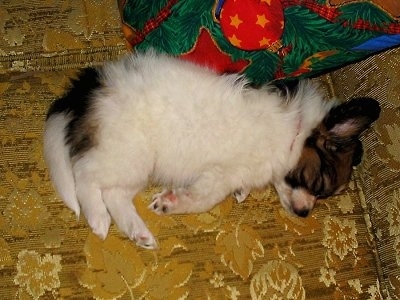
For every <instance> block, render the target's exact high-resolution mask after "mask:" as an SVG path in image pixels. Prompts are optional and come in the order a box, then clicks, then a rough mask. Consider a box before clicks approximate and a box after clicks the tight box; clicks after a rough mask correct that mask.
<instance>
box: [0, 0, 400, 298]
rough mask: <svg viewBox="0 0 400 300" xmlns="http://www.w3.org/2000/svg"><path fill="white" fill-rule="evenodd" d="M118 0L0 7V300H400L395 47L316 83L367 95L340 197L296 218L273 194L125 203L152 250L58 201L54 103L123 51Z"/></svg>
mask: <svg viewBox="0 0 400 300" xmlns="http://www.w3.org/2000/svg"><path fill="white" fill-rule="evenodd" d="M120 28H121V27H120V19H119V15H118V7H117V4H116V1H115V0H106V1H101V2H100V1H94V0H79V1H66V0H59V1H36V2H31V1H26V0H21V1H19V2H12V1H2V2H1V4H0V111H1V114H0V232H1V235H0V299H38V298H40V299H71V298H72V299H87V298H89V299H90V298H98V299H115V298H121V299H185V298H186V299H399V298H400V173H399V170H400V108H399V107H400V73H399V70H400V49H393V50H390V51H387V52H385V53H381V54H378V55H375V56H373V57H370V58H368V59H366V60H364V61H362V62H359V63H357V64H354V65H350V66H347V67H345V68H342V69H340V70H337V71H335V72H333V73H330V74H327V75H324V76H322V77H321V78H319V79H318V80H319V81H321V83H322V88H323V89H324V91H325V92H326V94H327V96H337V97H339V98H342V99H348V98H350V97H354V96H370V97H373V98H376V99H378V100H379V101H380V102H381V104H382V108H383V111H382V114H381V117H380V119H379V120H378V121H377V122H376V123H375V124H374V126H373V128H372V129H371V130H369V131H368V132H367V133H366V134H365V135H364V150H365V153H364V158H363V162H362V164H361V165H360V166H359V167H358V168H357V169H356V170H355V172H354V176H353V177H352V181H351V182H350V184H349V187H348V189H347V190H346V191H345V192H344V193H343V194H342V195H340V196H337V197H334V198H332V199H329V200H326V201H320V202H319V203H318V205H317V207H316V208H315V210H314V212H313V214H312V215H311V216H310V217H308V218H306V219H299V218H296V217H292V216H289V215H288V214H286V212H284V210H283V209H282V208H281V206H280V204H279V201H278V199H277V196H276V194H275V192H274V190H273V189H270V188H266V189H264V190H258V191H252V193H251V195H250V197H249V198H248V199H247V200H246V201H245V202H244V203H241V204H237V203H236V202H235V201H234V200H233V199H231V198H228V199H227V200H226V201H225V202H224V203H222V204H221V205H219V206H218V207H216V208H215V209H213V210H212V211H211V212H209V213H205V214H200V215H183V216H174V217H159V216H156V215H154V214H153V213H151V212H149V211H148V210H147V209H146V206H147V203H148V202H149V197H150V195H151V194H152V193H153V191H154V190H157V189H158V188H157V187H149V188H148V190H146V191H144V192H143V193H142V194H141V195H139V196H138V197H137V198H136V199H135V200H134V201H135V203H136V205H137V207H138V210H139V212H140V214H141V215H142V216H143V218H144V219H145V221H146V222H147V223H148V225H149V227H150V228H151V230H152V231H153V232H154V233H155V235H156V236H157V238H158V239H159V244H160V249H159V250H156V251H149V250H143V249H140V248H137V247H136V246H135V245H134V244H133V243H132V242H130V241H129V240H128V239H127V238H125V237H123V236H122V235H121V234H119V232H118V231H117V229H116V228H115V227H114V226H113V227H112V228H111V231H110V234H109V236H108V237H107V239H106V240H105V241H101V240H99V239H98V238H97V237H96V236H94V235H93V234H92V233H91V232H90V230H89V229H88V226H87V225H86V221H85V220H84V218H82V217H81V218H80V219H79V221H77V220H76V217H75V216H74V215H73V214H72V212H71V211H70V210H68V209H67V208H66V207H65V206H64V205H63V203H62V202H61V201H60V199H59V198H58V197H57V195H56V194H55V192H54V190H53V188H52V186H51V183H50V181H49V177H48V173H47V169H46V166H45V164H44V162H43V158H42V131H43V124H44V119H45V114H46V111H47V109H48V107H49V105H50V103H51V102H52V101H53V100H54V99H56V98H57V97H59V96H60V95H62V94H63V92H64V91H65V89H66V88H67V87H68V82H69V79H70V78H71V77H72V76H73V75H74V74H75V73H76V72H77V70H78V69H80V68H82V67H85V66H89V65H98V64H101V63H102V62H104V61H107V60H110V59H115V58H117V57H118V56H120V55H121V54H124V53H126V51H127V50H126V47H125V43H124V39H123V37H122V33H121V29H120Z"/></svg>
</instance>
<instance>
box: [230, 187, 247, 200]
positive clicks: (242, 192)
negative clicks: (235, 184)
mask: <svg viewBox="0 0 400 300" xmlns="http://www.w3.org/2000/svg"><path fill="white" fill-rule="evenodd" d="M249 194H250V189H247V188H242V189H239V190H236V191H235V192H234V193H233V196H234V197H235V199H236V201H237V202H238V203H240V202H243V201H244V200H245V199H246V198H247V196H248V195H249Z"/></svg>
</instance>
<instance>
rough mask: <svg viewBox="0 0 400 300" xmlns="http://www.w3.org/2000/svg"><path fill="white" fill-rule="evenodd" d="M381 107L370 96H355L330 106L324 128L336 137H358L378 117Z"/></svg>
mask: <svg viewBox="0 0 400 300" xmlns="http://www.w3.org/2000/svg"><path fill="white" fill-rule="evenodd" d="M380 112H381V108H380V106H379V103H378V101H376V100H374V99H372V98H355V99H352V100H350V101H348V102H344V103H342V104H340V105H338V106H336V107H334V108H332V109H331V110H330V111H329V113H328V115H327V117H326V118H325V120H324V124H325V126H326V128H327V129H328V130H329V132H330V133H331V134H333V135H334V136H336V137H338V138H343V139H351V138H354V137H358V136H359V135H360V134H361V133H362V132H363V131H364V130H366V129H367V128H368V127H369V126H370V125H371V123H372V122H374V121H375V120H376V119H378V117H379V114H380Z"/></svg>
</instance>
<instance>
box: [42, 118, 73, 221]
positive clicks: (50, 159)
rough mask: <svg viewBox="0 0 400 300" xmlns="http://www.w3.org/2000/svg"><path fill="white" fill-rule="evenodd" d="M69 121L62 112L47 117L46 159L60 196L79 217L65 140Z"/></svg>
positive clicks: (45, 133)
mask: <svg viewBox="0 0 400 300" xmlns="http://www.w3.org/2000/svg"><path fill="white" fill-rule="evenodd" d="M67 123H68V118H67V117H66V116H65V115H64V114H62V113H58V114H53V115H51V116H50V117H49V118H48V119H47V121H46V126H45V131H44V159H45V161H46V164H47V166H48V168H49V171H50V177H51V179H52V182H53V184H54V187H55V189H56V191H57V192H58V194H59V196H60V197H61V198H62V200H63V201H64V203H65V204H66V205H67V206H68V207H69V208H70V209H72V210H73V211H74V212H75V213H76V215H77V217H79V213H80V207H79V202H78V199H77V198H76V191H75V180H74V175H73V172H72V165H71V158H70V156H69V147H68V145H67V144H66V141H65V127H66V125H67Z"/></svg>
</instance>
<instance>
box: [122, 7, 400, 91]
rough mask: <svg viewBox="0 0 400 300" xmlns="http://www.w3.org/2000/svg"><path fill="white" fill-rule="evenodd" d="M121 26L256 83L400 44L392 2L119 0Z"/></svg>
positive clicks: (145, 44) (307, 73)
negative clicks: (242, 75)
mask: <svg viewBox="0 0 400 300" xmlns="http://www.w3.org/2000/svg"><path fill="white" fill-rule="evenodd" d="M120 10H121V18H122V23H123V32H124V35H125V37H126V39H127V41H128V44H129V45H130V46H131V47H133V48H135V49H137V50H145V49H147V48H155V49H157V50H159V51H162V52H166V53H169V54H172V55H175V56H179V57H182V58H183V59H187V60H190V61H194V62H196V63H200V64H203V65H205V66H208V67H210V68H213V69H215V70H216V71H218V72H220V73H225V72H238V73H243V74H245V75H246V76H247V78H248V79H249V80H250V81H252V82H253V83H254V84H262V83H264V82H268V81H271V80H275V79H293V78H304V77H311V76H316V75H319V74H321V73H323V72H326V71H329V70H332V69H333V68H337V67H340V66H343V65H344V64H346V63H350V62H354V61H357V60H360V59H362V58H365V57H366V56H368V55H370V54H371V53H374V52H377V51H381V50H384V49H387V48H391V47H395V46H397V45H400V23H399V16H400V2H399V1H398V0H370V1H368V0H365V1H361V0H358V1H357V0H261V1H258V0H201V1H199V0H158V1H149V0H125V1H124V0H120Z"/></svg>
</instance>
